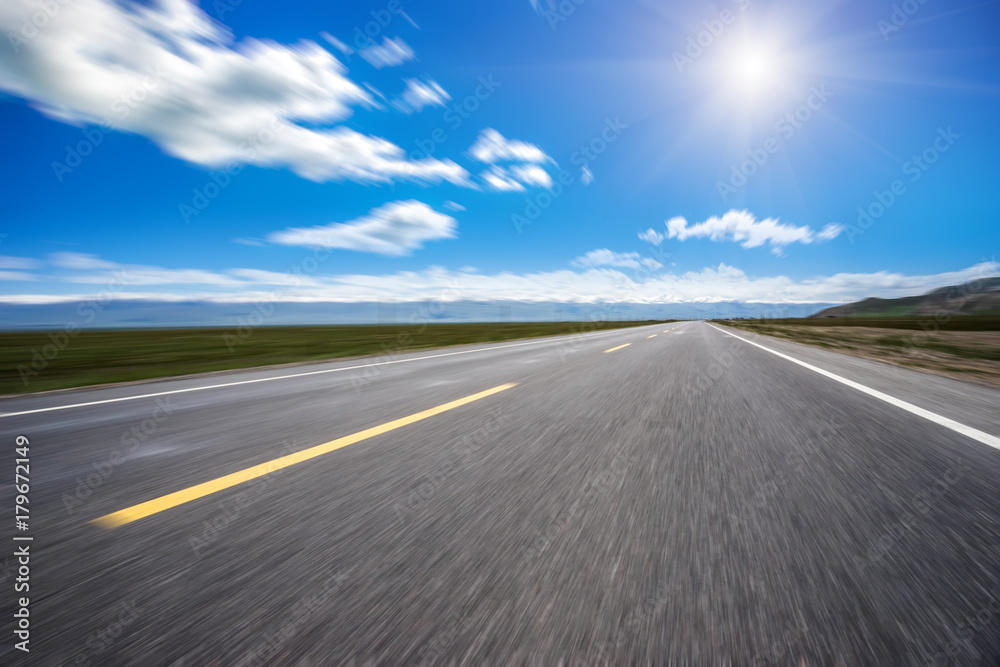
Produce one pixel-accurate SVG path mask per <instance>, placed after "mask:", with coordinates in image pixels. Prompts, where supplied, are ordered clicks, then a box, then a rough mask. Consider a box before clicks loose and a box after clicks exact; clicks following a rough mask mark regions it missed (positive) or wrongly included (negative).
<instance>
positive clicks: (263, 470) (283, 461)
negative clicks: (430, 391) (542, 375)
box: [90, 382, 517, 529]
mask: <svg viewBox="0 0 1000 667" xmlns="http://www.w3.org/2000/svg"><path fill="white" fill-rule="evenodd" d="M514 386H517V383H516V382H511V383H508V384H502V385H500V386H499V387H494V388H493V389H487V390H486V391H481V392H479V393H478V394H473V395H472V396H466V397H465V398H460V399H458V400H457V401H452V402H451V403H445V404H444V405H439V406H437V407H436V408H431V409H430V410H424V411H423V412H418V413H416V414H413V415H410V416H409V417H403V418H402V419H396V420H395V421H391V422H387V423H385V424H382V425H380V426H374V427H372V428H369V429H365V430H364V431H359V432H357V433H354V434H352V435H347V436H344V437H342V438H337V439H336V440H331V441H330V442H327V443H324V444H322V445H316V446H315V447H310V448H309V449H303V450H302V451H301V452H295V453H294V454H289V455H287V456H282V457H280V458H277V459H274V460H272V461H268V462H267V463H261V464H259V465H255V466H252V467H250V468H247V469H245V470H240V471H239V472H234V473H232V474H229V475H225V476H223V477H219V478H218V479H213V480H211V481H209V482H204V483H202V484H196V485H195V486H192V487H188V488H186V489H182V490H180V491H175V492H174V493H168V494H167V495H165V496H160V497H159V498H155V499H153V500H148V501H146V502H144V503H139V504H138V505H133V506H132V507H127V508H125V509H123V510H119V511H117V512H113V513H112V514H106V515H105V516H102V517H98V518H96V519H93V520H92V521H90V523H92V524H94V525H96V526H99V527H101V528H107V529H111V528H117V527H119V526H124V525H125V524H127V523H132V522H133V521H138V520H139V519H144V518H146V517H147V516H150V515H152V514H157V513H158V512H162V511H164V510H168V509H171V508H173V507H177V506H178V505H183V504H184V503H189V502H191V501H192V500H198V499H199V498H204V497H205V496H207V495H210V494H213V493H217V492H219V491H222V490H224V489H228V488H230V487H233V486H236V485H237V484H242V483H244V482H248V481H250V480H252V479H257V478H258V477H263V476H264V475H267V474H269V473H272V472H274V471H276V470H281V469H282V468H287V467H288V466H293V465H295V464H296V463H302V462H303V461H308V460H309V459H314V458H316V457H317V456H322V455H323V454H329V453H330V452H332V451H334V450H336V449H340V448H342V447H347V446H348V445H353V444H354V443H356V442H361V441H362V440H367V439H368V438H373V437H375V436H376V435H382V434H383V433H388V432H389V431H394V430H396V429H397V428H401V427H403V426H407V425H409V424H413V423H414V422H418V421H421V420H424V419H427V418H428V417H433V416H435V415H439V414H441V413H442V412H447V411H448V410H452V409H454V408H457V407H461V406H463V405H466V404H468V403H472V402H473V401H478V400H479V399H481V398H486V397H487V396H492V395H493V394H497V393H499V392H501V391H504V390H505V389H510V388H511V387H514Z"/></svg>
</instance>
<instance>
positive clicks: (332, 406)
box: [0, 322, 1000, 667]
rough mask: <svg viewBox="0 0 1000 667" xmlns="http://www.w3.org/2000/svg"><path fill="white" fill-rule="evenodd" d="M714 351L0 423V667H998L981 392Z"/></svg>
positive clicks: (210, 393) (999, 564)
mask: <svg viewBox="0 0 1000 667" xmlns="http://www.w3.org/2000/svg"><path fill="white" fill-rule="evenodd" d="M726 331H728V330H724V329H723V328H716V327H713V326H712V325H709V324H706V323H700V322H692V323H686V324H668V325H662V324H661V325H657V326H651V327H640V328H633V329H624V330H619V331H613V332H602V333H599V334H589V335H581V336H571V337H561V338H551V339H543V340H534V341H522V342H517V343H501V344H496V345H486V346H469V347H463V348H449V349H445V350H438V351H432V352H427V351H424V352H420V353H413V354H404V355H400V356H398V357H395V358H393V359H392V360H391V361H392V362H393V363H388V364H385V363H382V364H380V365H371V364H373V363H375V362H374V361H372V360H364V359H361V360H347V361H337V362H331V363H324V364H316V365H310V366H296V367H286V368H280V369H268V370H253V371H242V372H235V373H226V374H218V375H212V376H199V377H196V378H181V379H174V380H163V381H157V382H149V383H142V384H132V385H125V386H117V387H107V388H96V389H90V390H79V391H68V392H54V393H48V394H42V395H35V396H25V397H18V398H9V399H5V400H3V401H0V431H2V434H3V435H2V437H3V442H4V443H6V445H5V446H6V447H7V448H8V452H9V456H8V459H9V465H10V472H11V474H10V477H11V478H12V477H13V468H14V463H13V459H14V453H13V450H14V439H15V436H16V435H18V434H23V435H26V436H28V438H29V439H30V441H31V472H32V489H31V534H32V535H33V536H34V541H33V542H32V543H31V553H32V560H31V591H30V598H31V622H32V623H31V629H32V634H31V653H30V654H29V655H28V656H25V655H24V654H22V653H21V652H20V651H17V650H15V649H13V648H12V647H11V645H12V643H13V641H12V640H11V639H10V638H12V637H13V634H12V633H11V630H12V624H11V622H10V619H11V615H10V613H6V614H5V618H6V620H5V622H4V628H5V631H4V632H5V635H6V637H8V640H7V641H5V642H4V645H5V646H4V649H2V650H4V651H6V653H0V662H3V663H4V664H21V663H22V662H23V661H24V660H25V658H26V657H27V658H29V660H28V662H29V663H30V664H42V665H50V664H51V665H57V664H65V665H77V664H81V665H83V664H90V665H119V664H132V665H184V666H194V665H219V666H227V667H228V666H231V665H271V664H274V665H356V666H359V667H360V666H361V665H367V664H373V665H403V664H441V665H451V664H462V665H521V664H525V665H559V664H563V665H600V664H612V665H626V664H658V665H661V664H673V665H747V664H756V665H764V664H774V665H896V664H900V665H936V664H941V665H943V664H959V665H971V664H982V665H997V664H1000V450H998V449H996V448H995V446H993V445H991V444H990V442H991V441H990V438H991V437H992V438H993V439H994V441H995V438H996V436H1000V409H998V407H1000V392H998V391H996V390H993V389H989V388H985V387H980V386H976V385H972V384H965V383H961V382H956V381H953V380H949V379H944V378H938V377H935V376H931V375H925V374H921V373H917V372H914V371H911V370H907V369H903V368H899V367H893V366H888V365H884V364H880V363H875V362H871V361H866V360H862V359H856V358H852V357H846V356H843V355H839V354H836V353H833V352H828V351H825V350H822V349H820V348H812V347H806V346H802V345H797V344H793V343H788V342H784V341H778V340H774V339H769V338H762V337H758V336H754V335H752V334H747V333H743V332H740V331H735V330H733V331H732V332H731V333H735V334H737V335H738V336H740V337H741V338H736V337H734V336H732V335H730V334H729V333H727V332H726ZM748 341H752V342H756V343H759V344H761V345H764V346H766V347H767V348H769V349H770V350H774V351H777V352H781V353H783V354H785V355H788V356H790V357H793V358H794V359H797V360H800V361H803V362H806V363H808V364H810V365H812V366H813V367H814V368H807V367H805V366H802V365H800V364H797V363H795V362H794V361H792V360H790V359H788V358H785V357H782V356H779V355H776V354H773V353H772V352H770V351H768V350H765V349H761V348H760V347H756V346H754V345H752V344H751V343H750V342H748ZM381 361H385V360H381ZM817 369H820V370H825V371H827V372H832V373H835V374H836V375H838V376H840V377H842V378H846V379H847V380H849V381H852V382H854V383H857V385H858V386H861V387H864V388H866V389H867V390H873V391H875V392H883V393H884V394H887V395H889V396H891V397H893V398H894V399H896V400H898V401H904V402H906V403H908V404H913V405H915V406H917V407H918V408H922V409H924V410H927V411H930V412H931V413H933V415H934V416H935V418H934V419H928V418H926V417H924V416H920V415H918V414H914V412H912V411H909V410H907V409H904V408H902V407H900V405H897V404H893V403H892V402H887V401H886V400H882V399H881V398H879V397H878V396H873V395H872V394H871V393H866V391H864V390H862V389H859V388H858V386H849V385H847V384H845V383H844V382H841V381H838V380H837V379H834V378H831V377H829V376H828V375H824V374H822V373H820V372H817ZM316 371H321V372H316ZM250 380H261V381H256V382H247V381H250ZM512 383H513V384H514V386H511V387H507V388H505V389H502V390H498V391H497V392H495V393H492V394H489V395H484V396H480V397H477V398H476V400H472V401H469V402H465V403H464V404H460V405H449V404H451V403H452V402H455V401H459V399H464V398H467V397H473V396H475V395H477V394H480V393H481V392H486V391H487V390H491V389H494V388H499V387H501V386H503V385H508V384H512ZM149 394H157V395H156V396H149ZM137 396H141V397H142V398H133V397H137ZM120 399H129V400H120ZM81 404H82V405H81ZM67 406H69V407H67ZM438 407H441V408H442V409H441V410H439V411H437V412H436V413H434V414H430V415H419V413H422V412H423V411H426V410H430V409H432V408H438ZM54 408H60V409H54ZM22 413H23V414H22ZM413 415H417V416H421V417H422V418H421V419H419V420H408V421H404V422H399V421H398V420H401V419H403V418H407V417H410V416H413ZM947 420H952V421H953V422H957V423H958V424H960V425H961V426H962V427H966V428H967V429H974V431H971V430H967V431H966V432H961V429H958V430H956V428H957V427H954V424H951V422H948V421H947ZM942 422H943V423H942ZM383 425H385V428H382V429H378V428H375V427H380V426H383ZM373 428H374V430H373V431H371V432H369V433H368V434H362V436H359V438H357V439H356V440H357V441H356V442H354V443H353V444H350V445H349V446H340V445H336V447H339V448H335V449H334V448H331V449H333V451H328V452H326V453H323V454H322V455H319V456H315V457H313V458H310V459H309V460H304V461H301V462H299V463H296V464H294V465H289V466H287V467H284V468H281V469H277V470H275V471H274V472H272V473H271V474H268V475H264V476H258V477H255V478H254V479H251V480H248V481H245V482H244V483H242V484H237V485H235V486H230V487H229V488H224V489H222V490H220V491H217V492H215V493H209V494H208V495H201V496H200V497H198V495H199V494H197V493H195V494H194V496H195V497H193V499H191V500H189V501H188V502H184V503H181V504H176V502H175V500H164V501H162V503H161V504H160V505H157V506H155V507H153V508H152V509H151V510H149V513H148V515H146V516H143V518H139V519H138V520H135V521H132V522H130V523H126V524H124V525H120V526H117V527H110V528H108V527H101V524H100V523H98V524H95V523H91V521H92V520H95V519H99V518H100V517H106V516H108V515H112V514H113V513H115V512H119V511H120V510H124V509H126V508H131V507H134V506H136V505H139V504H140V503H144V502H146V501H151V500H155V499H160V498H163V497H164V496H167V495H168V494H172V493H174V492H177V491H180V490H183V489H187V488H189V487H193V486H195V485H198V484H202V483H206V482H211V481H212V480H218V479H220V478H223V477H225V476H226V475H229V474H231V473H236V472H238V471H241V470H245V469H247V468H250V467H251V466H254V465H258V464H266V463H268V462H269V461H272V460H275V459H278V458H279V457H282V456H285V455H288V454H289V453H291V452H296V451H300V450H308V449H309V448H312V447H316V446H318V445H321V444H324V443H329V442H331V441H335V440H337V439H339V438H343V437H344V436H350V435H352V434H356V433H360V432H364V431H366V430H368V429H373ZM976 433H980V434H981V435H982V434H987V435H986V437H985V438H984V437H973V436H975V434H976ZM970 434H972V435H970ZM341 444H343V441H341ZM10 481H12V480H10ZM13 494H14V489H13V485H12V484H10V483H7V482H6V481H5V486H4V487H3V494H2V498H3V499H4V501H5V502H10V503H12V502H13ZM171 498H175V497H171ZM7 506H8V507H9V504H8V505H7ZM146 507H148V506H146ZM104 525H106V524H104ZM13 527H14V526H13V517H11V519H10V527H9V528H8V532H7V534H8V535H10V534H11V532H12V531H13ZM9 539H10V538H9V537H8V544H13V543H12V542H10V541H9ZM13 550H14V549H13V547H9V548H5V549H4V550H3V551H2V552H0V559H2V558H3V557H7V560H5V561H4V560H0V563H2V564H3V575H2V578H3V582H2V587H3V589H4V590H5V591H7V595H6V596H5V598H4V599H5V605H6V606H5V609H8V610H11V609H12V608H13V599H14V593H13V592H12V591H13V578H14V576H15V573H16V566H15V567H13V569H11V566H12V563H13V559H12V558H11V557H9V556H8V554H12V553H13Z"/></svg>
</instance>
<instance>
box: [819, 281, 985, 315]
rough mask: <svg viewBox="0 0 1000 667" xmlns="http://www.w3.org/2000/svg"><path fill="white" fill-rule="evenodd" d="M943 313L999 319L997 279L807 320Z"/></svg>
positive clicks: (877, 301) (858, 303) (850, 307)
mask: <svg viewBox="0 0 1000 667" xmlns="http://www.w3.org/2000/svg"><path fill="white" fill-rule="evenodd" d="M942 312H944V313H948V314H950V315H1000V277H995V278H984V279H982V280H975V281H973V282H970V283H965V284H963V285H951V286H949V287H941V288H939V289H936V290H934V291H932V292H928V293H927V294H923V295H921V296H906V297H902V298H899V299H876V298H874V297H872V298H868V299H865V300H863V301H856V302H854V303H848V304H844V305H843V306H834V307H833V308H827V309H825V310H821V311H820V312H818V313H816V314H815V315H811V316H810V317H824V318H825V317H919V316H923V315H935V314H941V313H942Z"/></svg>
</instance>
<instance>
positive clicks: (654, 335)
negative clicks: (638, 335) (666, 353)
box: [646, 334, 656, 338]
mask: <svg viewBox="0 0 1000 667" xmlns="http://www.w3.org/2000/svg"><path fill="white" fill-rule="evenodd" d="M646 338H656V334H653V335H652V336H646Z"/></svg>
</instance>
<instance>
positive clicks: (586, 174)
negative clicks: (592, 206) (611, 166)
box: [580, 165, 594, 185]
mask: <svg viewBox="0 0 1000 667" xmlns="http://www.w3.org/2000/svg"><path fill="white" fill-rule="evenodd" d="M580 182H581V183H583V184H584V185H590V184H591V183H593V182H594V172H592V171H591V170H590V167H588V166H587V165H583V169H581V170H580Z"/></svg>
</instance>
